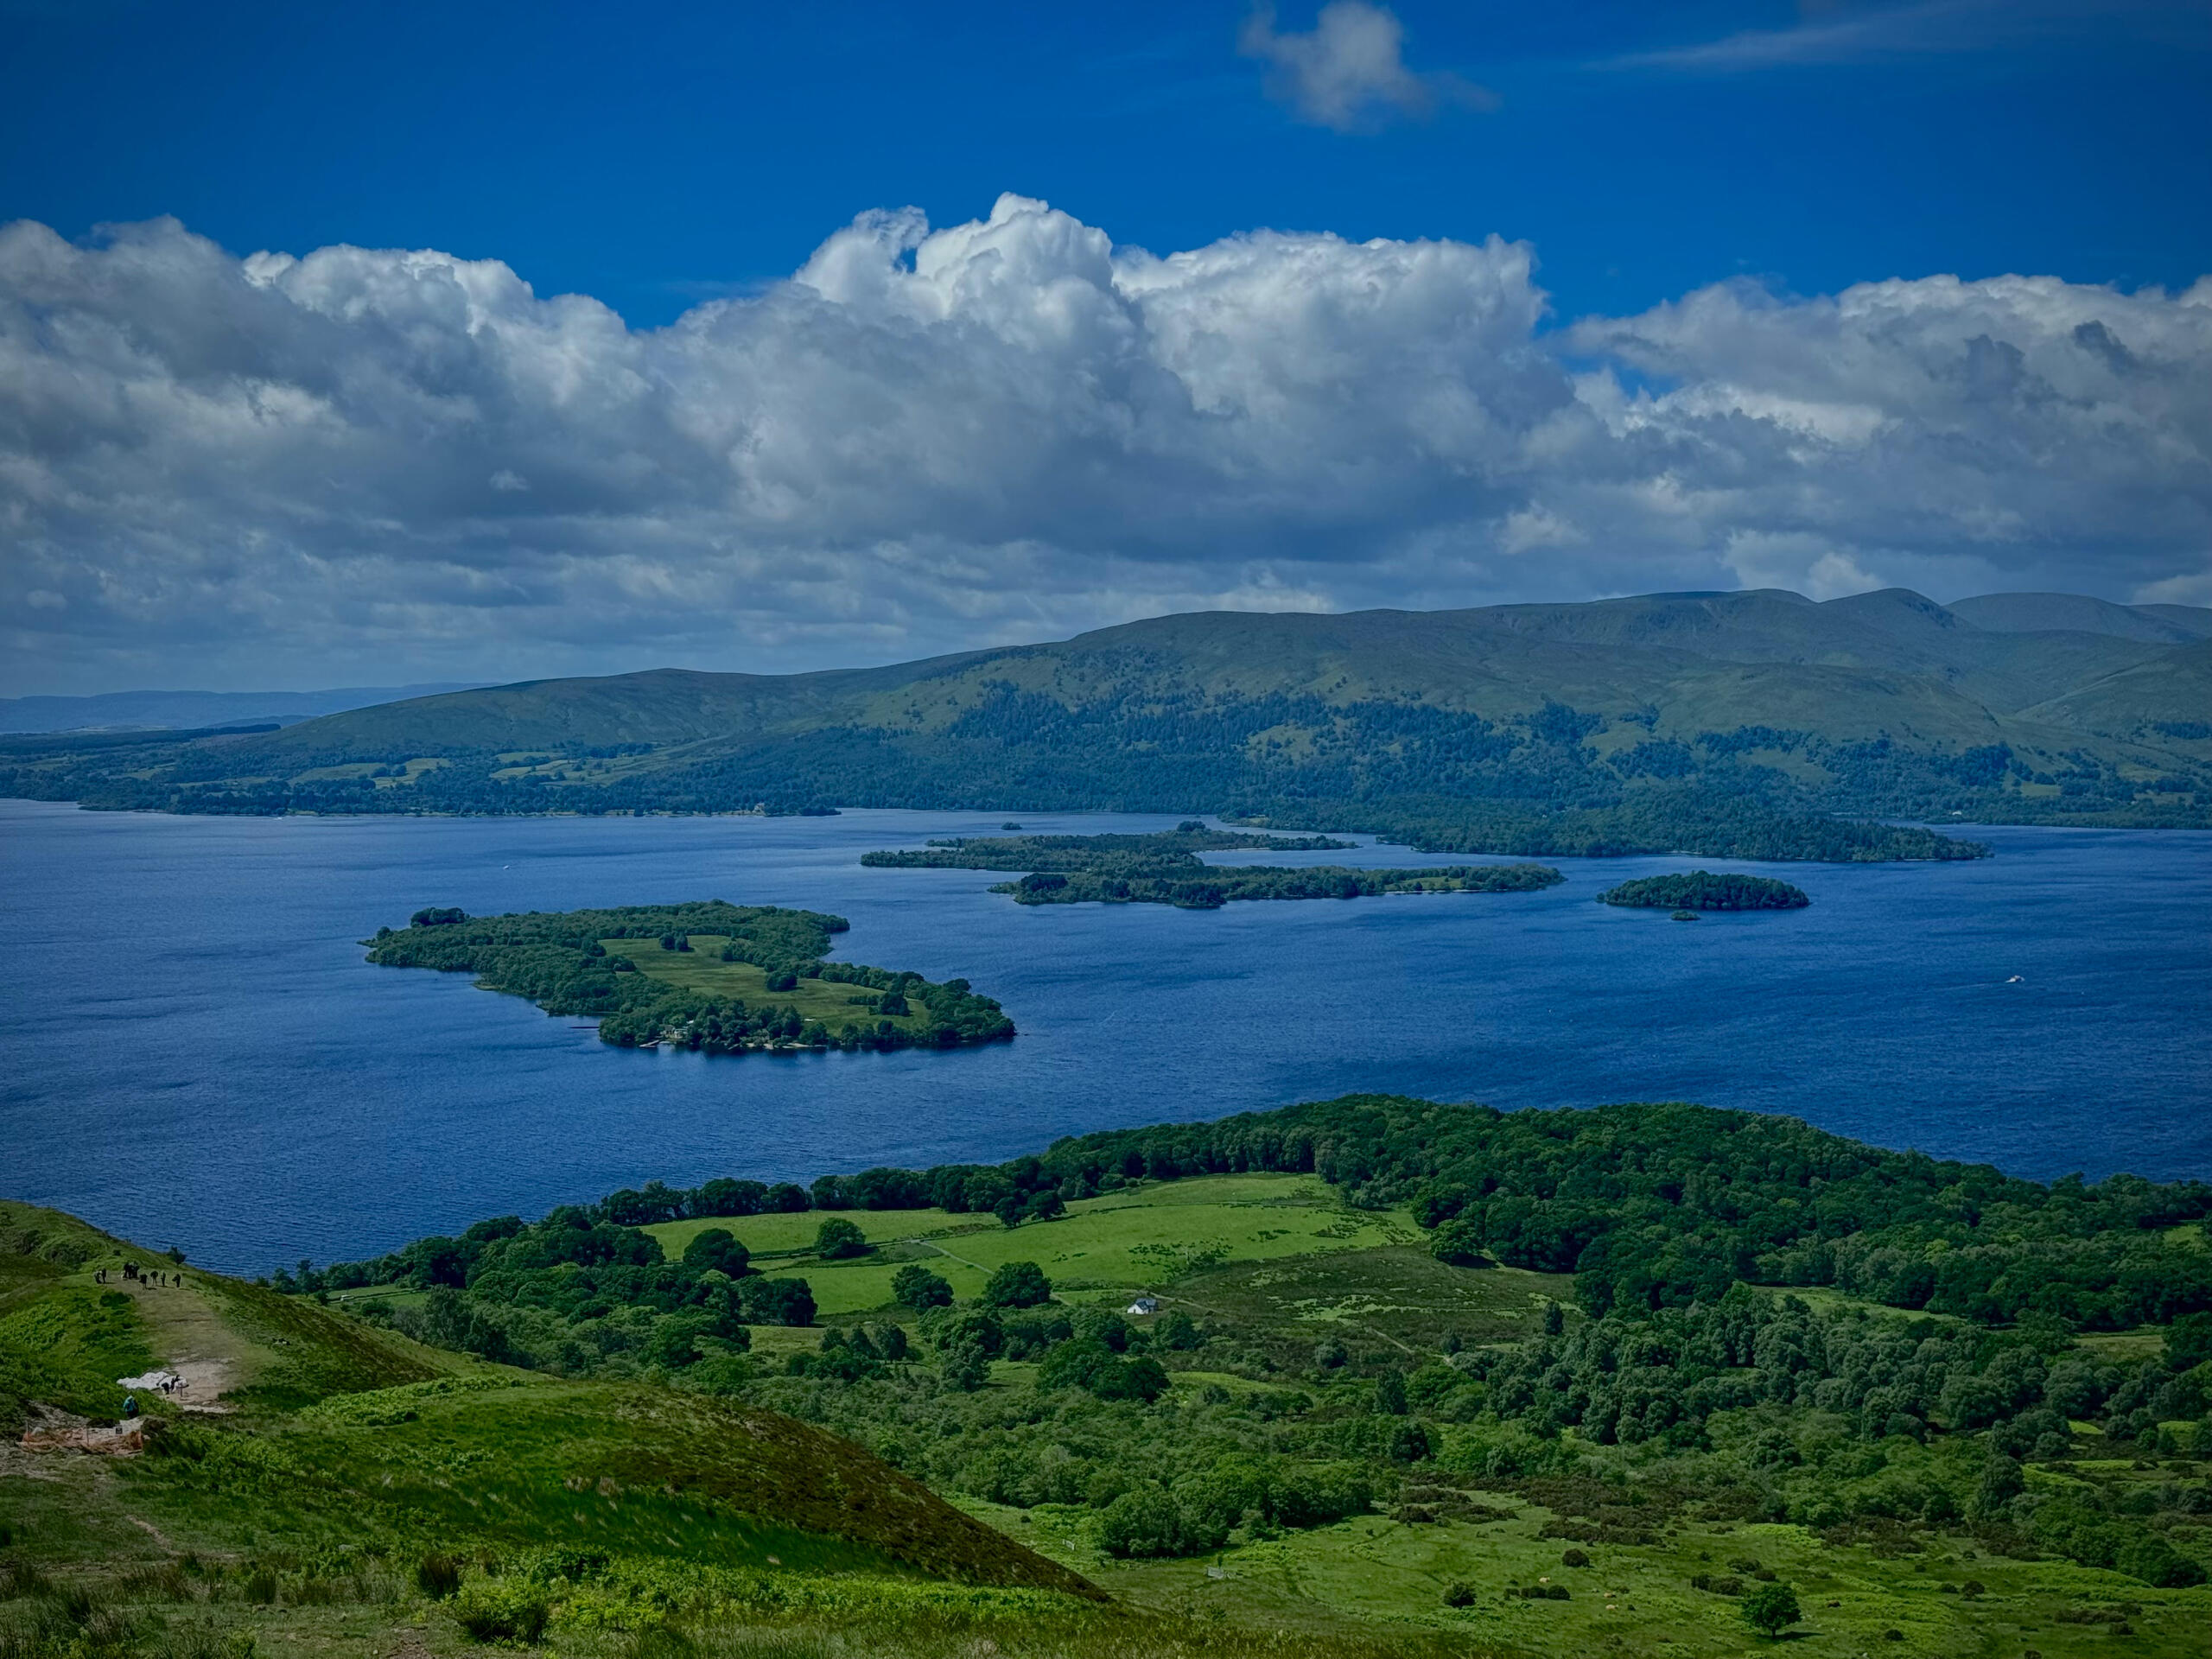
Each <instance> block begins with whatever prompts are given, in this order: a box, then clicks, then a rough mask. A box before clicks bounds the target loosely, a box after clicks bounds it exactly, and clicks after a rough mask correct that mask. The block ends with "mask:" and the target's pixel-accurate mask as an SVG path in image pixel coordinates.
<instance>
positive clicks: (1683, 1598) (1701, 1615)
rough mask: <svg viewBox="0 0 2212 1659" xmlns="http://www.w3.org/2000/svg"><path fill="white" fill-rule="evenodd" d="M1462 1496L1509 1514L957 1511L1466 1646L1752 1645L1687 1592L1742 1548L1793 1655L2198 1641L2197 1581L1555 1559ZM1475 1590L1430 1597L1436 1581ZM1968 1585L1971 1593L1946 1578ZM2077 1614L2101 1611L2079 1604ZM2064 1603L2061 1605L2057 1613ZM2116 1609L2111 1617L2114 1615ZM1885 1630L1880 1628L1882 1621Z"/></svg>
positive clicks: (1736, 1537)
mask: <svg viewBox="0 0 2212 1659" xmlns="http://www.w3.org/2000/svg"><path fill="white" fill-rule="evenodd" d="M1469 1490H1470V1492H1471V1495H1472V1496H1473V1497H1476V1498H1478V1500H1483V1501H1486V1502H1487V1503H1490V1504H1491V1505H1492V1506H1494V1507H1497V1508H1499V1509H1502V1510H1507V1511H1509V1512H1510V1513H1511V1514H1512V1516H1513V1518H1512V1519H1510V1520H1505V1521H1499V1522H1487V1523H1483V1524H1471V1523H1468V1522H1440V1523H1436V1524H1430V1525H1414V1526H1408V1525H1403V1524H1401V1523H1398V1522H1393V1521H1390V1520H1388V1519H1385V1518H1384V1517H1383V1516H1360V1517H1358V1518H1357V1519H1354V1520H1351V1521H1346V1522H1340V1523H1338V1525H1336V1526H1332V1527H1325V1528H1321V1529H1316V1530H1314V1531H1311V1532H1303V1533H1292V1534H1288V1535H1285V1536H1283V1537H1281V1538H1278V1539H1274V1540H1271V1541H1266V1542H1262V1543H1255V1544H1251V1545H1248V1546H1246V1547H1244V1548H1241V1549H1230V1550H1225V1551H1223V1552H1221V1553H1220V1554H1217V1555H1212V1556H1207V1557H1204V1558H1202V1559H1199V1560H1188V1561H1174V1562H1144V1563H1137V1562H1116V1561H1113V1560H1108V1559H1106V1558H1104V1557H1102V1556H1098V1555H1096V1554H1094V1553H1093V1552H1092V1551H1091V1550H1090V1548H1088V1547H1087V1546H1086V1544H1085V1543H1084V1533H1083V1531H1082V1529H1081V1525H1080V1521H1081V1516H1080V1512H1079V1511H1058V1512H1053V1511H1048V1510H1041V1509H1040V1510H1032V1511H1030V1512H1029V1513H1030V1515H1031V1516H1032V1518H1031V1519H1030V1520H1028V1521H1027V1522H1024V1521H1022V1520H1020V1519H1019V1518H1018V1517H1019V1514H1020V1512H1019V1511H1014V1510H1001V1511H996V1512H993V1511H992V1510H991V1507H990V1506H988V1505H982V1504H976V1505H972V1506H971V1507H972V1508H974V1509H975V1510H976V1511H977V1512H978V1513H982V1514H985V1515H986V1517H987V1518H990V1519H994V1520H996V1521H997V1522H1000V1523H1001V1525H1004V1526H1005V1527H1006V1528H1007V1529H1008V1530H1009V1531H1012V1532H1015V1533H1017V1534H1019V1535H1021V1536H1022V1537H1023V1538H1024V1539H1025V1540H1026V1541H1031V1542H1033V1544H1034V1545H1035V1546H1036V1547H1037V1548H1041V1549H1043V1550H1045V1551H1046V1553H1048V1554H1054V1555H1057V1556H1058V1557H1060V1558H1061V1559H1064V1560H1067V1561H1069V1562H1070V1564H1071V1565H1073V1566H1076V1567H1077V1568H1078V1569H1079V1570H1081V1571H1083V1572H1084V1573H1086V1574H1088V1575H1089V1576H1090V1577H1091V1578H1092V1579H1094V1580H1096V1582H1097V1583H1099V1584H1100V1585H1102V1586H1104V1587H1105V1588H1107V1589H1108V1590H1109V1591H1110V1592H1113V1593H1114V1594H1115V1595H1116V1596H1120V1597H1122V1598H1124V1599H1128V1600H1131V1601H1133V1602H1136V1603H1139V1604H1142V1605H1154V1606H1159V1607H1162V1608H1173V1609H1177V1610H1179V1611H1185V1612H1186V1613H1188V1612H1197V1613H1199V1614H1201V1615H1203V1614H1204V1613H1205V1612H1206V1611H1213V1612H1215V1613H1216V1614H1217V1616H1218V1617H1219V1618H1222V1619H1223V1620H1224V1621H1226V1622H1242V1621H1246V1620H1266V1621H1269V1622H1281V1623H1292V1624H1296V1623H1300V1622H1319V1621H1323V1620H1325V1619H1326V1618H1329V1617H1330V1616H1332V1615H1339V1616H1344V1615H1348V1616H1351V1617H1352V1618H1358V1619H1361V1620H1363V1621H1367V1622H1369V1624H1370V1628H1372V1627H1374V1626H1375V1625H1376V1624H1380V1625H1383V1626H1385V1627H1390V1628H1395V1629H1398V1630H1430V1631H1434V1632H1437V1633H1439V1634H1443V1633H1446V1632H1448V1633H1451V1634H1452V1635H1455V1636H1457V1637H1460V1638H1462V1639H1464V1640H1471V1642H1472V1643H1477V1644H1479V1645H1480V1646H1481V1647H1484V1648H1495V1649H1502V1650H1504V1651H1509V1652H1516V1653H1526V1654H1530V1655H1538V1656H1543V1659H1582V1656H1587V1655H1591V1654H1595V1653H1605V1652H1613V1651H1625V1652H1630V1653H1638V1654H1666V1655H1675V1656H1681V1659H1724V1656H1736V1655H1745V1654H1754V1653H1761V1652H1770V1651H1773V1650H1775V1649H1776V1647H1777V1644H1776V1643H1773V1642H1771V1641H1770V1640H1768V1639H1767V1638H1764V1637H1758V1636H1756V1635H1754V1634H1753V1633H1752V1632H1751V1630H1749V1629H1748V1628H1747V1627H1746V1626H1745V1624H1744V1622H1743V1619H1742V1617H1741V1615H1740V1614H1739V1613H1738V1611H1737V1609H1738V1603H1737V1601H1736V1600H1735V1599H1733V1598H1732V1597H1729V1596H1725V1595H1719V1594H1714V1593H1712V1592H1707V1591H1702V1590H1698V1589H1695V1588H1693V1587H1692V1585H1691V1582H1690V1581H1691V1580H1692V1579H1693V1577H1694V1576H1696V1575H1698V1574H1700V1573H1705V1574H1716V1575H1718V1574H1728V1573H1731V1571H1732V1569H1731V1567H1730V1565H1729V1564H1730V1563H1731V1562H1732V1561H1747V1560H1756V1561H1758V1563H1760V1565H1761V1567H1762V1568H1764V1569H1765V1570H1769V1571H1772V1572H1774V1573H1776V1574H1777V1576H1778V1577H1779V1578H1780V1579H1782V1580H1784V1581H1785V1582H1788V1583H1789V1584H1790V1585H1791V1586H1793V1587H1794V1588H1795V1589H1796V1592H1797V1594H1798V1597H1799V1599H1800V1601H1801V1602H1802V1605H1803V1606H1804V1611H1805V1614H1806V1617H1805V1619H1804V1621H1803V1622H1802V1624H1799V1625H1798V1626H1797V1627H1796V1628H1795V1629H1794V1630H1791V1632H1790V1633H1789V1637H1787V1638H1786V1640H1787V1642H1788V1643H1789V1646H1788V1649H1787V1650H1788V1651H1789V1652H1791V1653H1795V1654H1800V1655H1806V1656H1811V1655H1829V1656H1835V1659H1847V1656H1860V1655H1867V1654H1887V1655H1895V1656H1900V1659H1904V1656H1911V1659H1949V1656H1954V1655H1964V1654H1986V1655H1992V1656H1996V1655H2019V1654H2022V1653H2024V1652H2026V1651H2029V1650H2035V1651H2037V1652H2040V1653H2041V1654H2043V1655H2044V1656H2045V1659H2063V1656H2075V1655H2082V1656H2088V1655H2099V1654H2110V1653H2113V1652H2128V1653H2135V1654H2145V1655H2148V1654H2173V1655H2182V1654H2188V1655H2192V1656H2194V1655H2200V1654H2202V1652H2203V1651H2204V1647H2203V1637H2204V1632H2205V1628H2206V1626H2205V1622H2204V1619H2205V1609H2206V1602H2205V1598H2204V1593H2203V1592H2202V1591H2186V1590H2182V1591H2171V1590H2152V1589H2147V1588H2145V1586H2142V1585H2139V1584H2134V1583H2133V1582H2131V1581H2129V1580H2124V1579H2120V1578H2119V1577H2118V1576H2117V1575H2115V1574H2113V1573H2097V1572H2092V1571H2089V1570H2088V1569H2086V1568H2082V1567H2069V1566H2068V1565H2065V1564H2064V1563H2060V1562H2050V1561H2042V1562H2023V1561H2014V1560H2005V1559H2004V1558H2002V1557H1998V1556H1993V1555H1988V1554H1981V1553H1979V1552H1977V1551H1976V1550H1975V1548H1974V1542H1973V1541H1972V1540H1971V1539H1970V1538H1966V1537H1959V1538H1953V1539H1947V1540H1945V1541H1942V1543H1941V1544H1940V1545H1939V1546H1937V1547H1936V1548H1934V1549H1931V1550H1929V1551H1928V1552H1926V1553H1925V1554H1920V1555H1915V1556H1889V1557H1885V1556H1883V1555H1881V1554H1877V1553H1875V1552H1874V1551H1873V1550H1872V1549H1870V1548H1864V1547H1848V1548H1830V1547H1828V1546H1826V1545H1824V1544H1822V1543H1821V1541H1820V1540H1819V1539H1818V1538H1816V1537H1815V1536H1814V1535H1811V1534H1809V1533H1808V1532H1806V1531H1805V1530H1804V1529H1802V1528H1797V1527H1789V1526H1770V1525H1751V1524H1739V1525H1733V1526H1731V1525H1726V1524H1723V1525H1719V1526H1712V1525H1705V1524H1699V1523H1688V1524H1684V1525H1682V1526H1681V1527H1680V1528H1679V1529H1674V1530H1671V1531H1669V1533H1668V1534H1667V1535H1665V1536H1664V1537H1663V1538H1662V1541H1660V1542H1658V1543H1656V1544H1654V1545H1650V1546H1633V1545H1629V1546H1614V1545H1605V1544H1591V1545H1586V1546H1582V1547H1581V1548H1582V1551H1583V1554H1586V1556H1587V1557H1588V1559H1589V1565H1588V1566H1586V1567H1567V1566H1565V1565H1564V1564H1563V1563H1562V1560H1561V1557H1562V1555H1563V1554H1564V1553H1565V1549H1564V1547H1563V1546H1562V1544H1561V1542H1560V1540H1559V1539H1557V1538H1556V1537H1554V1538H1550V1539H1546V1538H1542V1537H1540V1536H1539V1534H1540V1533H1541V1531H1542V1530H1543V1529H1544V1527H1545V1526H1546V1525H1547V1524H1548V1523H1553V1522H1556V1520H1557V1519H1558V1517H1557V1516H1556V1515H1555V1514H1554V1511H1552V1510H1547V1509H1544V1508H1542V1507H1541V1506H1540V1505H1535V1504H1531V1503H1528V1502H1527V1501H1526V1500H1525V1499H1522V1498H1519V1497H1514V1496H1513V1495H1511V1494H1507V1493H1488V1494H1485V1493H1484V1492H1483V1491H1481V1490H1480V1488H1479V1487H1471V1488H1470V1489H1469ZM1455 1582H1459V1583H1464V1584H1465V1585H1467V1586H1470V1587H1471V1588H1472V1589H1473V1590H1474V1592H1475V1599H1474V1600H1473V1602H1472V1603H1471V1605H1468V1606H1465V1607H1459V1608H1453V1607H1447V1606H1446V1605H1445V1604H1444V1592H1445V1590H1446V1587H1447V1586H1450V1585H1452V1584H1453V1583H1455ZM1970 1582H1972V1583H1975V1584H1979V1585H1980V1586H1981V1588H1980V1592H1977V1593H1975V1594H1973V1595H1971V1596H1969V1595H1966V1594H1962V1593H1961V1591H1962V1589H1964V1588H1965V1587H1966V1586H1967V1585H1968V1584H1969V1583H1970ZM1540 1585H1561V1586H1566V1587H1567V1592H1568V1599H1567V1600H1564V1601H1554V1600H1550V1599H1541V1600H1531V1599H1522V1597H1521V1596H1520V1595H1519V1594H1518V1593H1516V1592H1518V1590H1519V1589H1520V1588H1521V1587H1522V1586H1540ZM2083 1613H2095V1614H2098V1615H2101V1617H2098V1618H2094V1619H2088V1620H2085V1619H2082V1618H2080V1616H2081V1615H2082V1614H2083ZM2063 1614H2072V1615H2075V1618H2070V1619H2069V1618H2062V1617H2061V1615H2063ZM2115 1624H2126V1627H2127V1629H2126V1631H2125V1632H2118V1633H2116V1632H2115V1630H2114V1628H2113V1626H2114V1625H2115ZM1891 1630H1895V1631H1896V1632H1897V1635H1896V1636H1895V1637H1889V1636H1888V1635H1887V1634H1886V1633H1887V1632H1889V1631H1891Z"/></svg>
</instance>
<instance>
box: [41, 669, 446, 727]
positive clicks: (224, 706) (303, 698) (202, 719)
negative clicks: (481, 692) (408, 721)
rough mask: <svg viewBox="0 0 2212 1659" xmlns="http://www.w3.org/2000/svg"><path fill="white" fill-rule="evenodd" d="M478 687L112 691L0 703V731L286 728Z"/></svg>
mask: <svg viewBox="0 0 2212 1659" xmlns="http://www.w3.org/2000/svg"><path fill="white" fill-rule="evenodd" d="M481 683H482V682H481V681H462V682H449V683H440V684H435V685H353V686H346V687H344V688H342V689H340V690H335V691H108V692H103V693H101V694H100V695H99V696H89V697H0V732H88V731H120V730H126V729H127V730H138V731H144V730H149V729H153V730H164V729H177V728H196V727H207V726H266V725H276V726H289V725H291V724H293V723H295V722H296V721H302V720H313V719H314V718H315V716H316V715H335V714H342V713H343V712H344V711H345V710H346V709H362V708H365V707H367V706H368V705H369V704H371V703H373V702H399V701H401V700H402V699H404V698H409V697H431V696H438V695H439V694H440V693H441V692H446V691H472V690H475V689H476V687H477V686H478V685H480V684H481Z"/></svg>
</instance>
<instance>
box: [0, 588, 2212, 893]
mask: <svg viewBox="0 0 2212 1659" xmlns="http://www.w3.org/2000/svg"><path fill="white" fill-rule="evenodd" d="M2208 636H2212V612H2202V611H2196V610H2192V609H2190V607H2178V606H2163V607H2124V606H2114V605H2111V604H2109V603H2107V602H2106V601H2097V600H2091V599H2086V598H2081V597H2078V596H2071V595H2063V594H2000V595H1992V596H1990V597H1988V598H1986V599H1983V600H1975V601H1961V604H1960V605H1958V606H1955V607H1944V606H1941V605H1937V604H1936V603H1934V602H1933V601H1929V600H1927V599H1924V598H1923V597H1921V596H1920V595H1918V594H1911V593H1909V592H1905V591H1904V590H1901V589H1893V590H1889V591H1886V592H1882V593H1874V594H1857V595H1853V597H1850V598H1847V599H1840V600H1834V601H1828V602H1827V603H1825V604H1815V603H1814V602H1812V601H1808V600H1806V599H1804V598H1802V597H1801V596H1799V595H1797V594H1790V593H1784V592H1779V591H1774V590H1765V591H1755V592H1748V593H1734V594H1657V595H1651V596H1647V597H1643V598H1637V599H1623V600H1609V601H1599V602H1595V603H1591V604H1582V605H1512V606H1497V607H1487V608H1484V609H1478V610H1466V611H1446V612H1426V613H1425V612H1400V611H1369V612H1360V613H1352V614H1349V615H1338V616H1313V615H1305V614H1255V613H1199V614H1192V615H1185V616H1170V617H1161V618H1158V619H1155V620H1150V621H1145V622H1137V623H1131V624H1128V625H1127V626H1122V627H1116V628H1107V629H1102V630H1100V631H1098V632H1093V633H1087V634H1083V635H1080V636H1078V637H1077V638H1076V639H1070V640H1065V641H1062V642H1058V643H1055V644H1048V645H1026V646H1017V647H1009V648H1006V649H1002V650H997V651H988V652H969V653H965V654H963V655H960V656H955V657H946V658H933V659H931V660H929V661H925V662H919V663H911V664H900V665H897V666H893V667H887V668H875V669H863V670H848V671H834V672H828V673H817V674H802V675H789V676H756V675H741V674H704V673H693V672H687V671H678V670H672V669H670V670H657V671H652V672H648V673H640V674H629V675H620V676H615V677H611V678H603V679H576V680H547V681H536V682H529V683H523V684H518V685H512V686H503V687H496V688H492V689H489V690H477V691H467V692H460V693H455V694H452V695H449V696H437V697H427V698H417V699H414V700H410V701H407V702H395V703H390V704H385V705H382V706H379V707H376V708H372V709H357V710H354V711H353V712H351V713H346V714H341V715H332V716H329V717H327V718H325V719H321V720H315V721H306V722H303V723H302V724H300V725H296V726H294V727H291V728H288V729H286V730H283V731H281V732H277V733H271V734H255V735H249V736H232V737H212V738H200V739H196V740H194V741H188V742H179V743H171V744H168V745H159V744H145V745H141V746H138V747H131V746H130V745H129V744H117V743H115V742H113V741H110V742H109V743H107V744H106V745H105V747H98V748H86V749H82V750H72V749H69V748H67V747H66V746H57V745H54V743H53V742H52V741H51V740H48V741H46V744H45V747H28V746H25V745H22V744H18V745H17V746H16V748H15V749H14V751H13V752H12V753H9V752H7V750H6V746H4V745H0V788H4V789H6V790H9V791H13V792H16V793H21V794H25V795H30V796H35V797H41V798H60V799H79V800H83V801H85V802H86V804H93V805H105V806H138V807H157V808H163V809H167V810H188V811H249V812H251V811H281V810H319V811H554V810H569V811H583V812H599V811H639V810H686V811H689V810H722V811H726V810H753V809H755V808H761V807H764V808H766V809H767V810H785V811H796V810H829V809H830V808H833V807H836V806H838V805H870V806H909V807H941V808H976V809H985V810H1009V811H1012V810H1053V809H1069V810H1072V809H1093V810H1098V809H1121V810H1170V811H1192V810H1213V811H1217V812H1222V813H1226V814H1234V815H1237V816H1241V817H1268V818H1272V819H1275V820H1279V821H1281V822H1285V823H1288V822H1291V821H1293V820H1296V821H1299V822H1300V823H1304V824H1306V825H1307V826H1308V827H1313V828H1355V829H1376V830H1380V831H1383V832H1386V833H1391V834H1394V835H1401V836H1403V837H1404V838H1407V839H1411V840H1414V841H1416V842H1419V843H1420V844H1423V845H1431V846H1434V847H1437V848H1440V849H1450V848H1464V849H1469V850H1476V849H1480V850H1503V851H1514V852H1522V853H1543V852H1576V851H1584V850H1592V849H1627V848H1631V847H1650V848H1657V849H1674V848H1681V849H1684V850H1693V851H1700V852H1713V853H1726V852H1731V851H1736V852H1743V853H1746V854H1750V855H1784V856H1787V855H1791V853H1790V851H1789V849H1790V848H1791V847H1792V846H1795V847H1796V855H1804V856H1847V857H1848V856H1861V857H1863V856H1895V855H1910V854H1908V853H1905V852H1904V851H1903V849H1897V848H1890V849H1887V850H1884V849H1883V848H1882V847H1881V846H1880V845H1879V844H1878V840H1879V838H1878V836H1872V837H1870V838H1866V839H1862V840H1861V841H1860V842H1858V843H1856V844H1854V845H1851V846H1843V847H1836V846H1823V845H1822V844H1821V837H1820V836H1817V835H1809V834H1806V833H1803V832H1802V831H1799V832H1794V833H1793V832H1789V831H1787V830H1777V829H1776V826H1777V824H1782V825H1786V824H1788V823H1789V822H1790V821H1791V820H1793V819H1804V818H1808V817H1828V816H1833V815H1835V814H1850V815H1865V816H1882V817H1923V818H1948V817H1960V818H1963V819H1967V820H1970V821H1971V820H1982V821H2037V822H2057V823H2139V824H2186V825H2196V824H2203V823H2212V724H2208V721H2212V671H2208V667H2207V664H2208V663H2212V658H2207V656H2206V654H2205V653H2206V652H2208V651H2212V640H2208ZM1924 854H1925V849H1923V851H1922V854H1921V855H1924Z"/></svg>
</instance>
